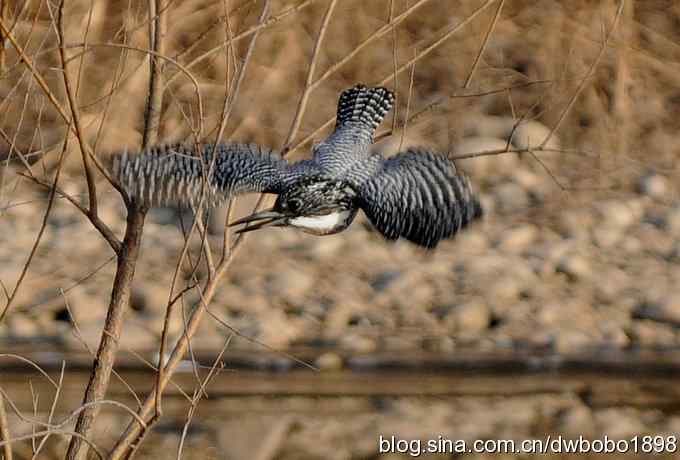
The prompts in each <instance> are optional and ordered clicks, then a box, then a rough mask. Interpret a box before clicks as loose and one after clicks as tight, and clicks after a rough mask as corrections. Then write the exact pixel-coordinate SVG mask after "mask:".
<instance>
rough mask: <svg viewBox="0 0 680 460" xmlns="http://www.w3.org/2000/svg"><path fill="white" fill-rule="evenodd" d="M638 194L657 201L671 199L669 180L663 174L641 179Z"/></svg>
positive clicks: (648, 175)
mask: <svg viewBox="0 0 680 460" xmlns="http://www.w3.org/2000/svg"><path fill="white" fill-rule="evenodd" d="M637 189H638V192H640V193H641V194H643V195H646V196H648V197H650V198H653V199H655V200H664V199H666V200H667V199H669V198H670V194H671V187H670V185H669V184H668V180H667V179H666V178H665V177H664V176H662V175H661V174H656V173H650V174H645V175H644V176H642V177H640V179H639V181H638V184H637Z"/></svg>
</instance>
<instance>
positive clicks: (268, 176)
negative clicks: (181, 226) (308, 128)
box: [113, 143, 308, 205]
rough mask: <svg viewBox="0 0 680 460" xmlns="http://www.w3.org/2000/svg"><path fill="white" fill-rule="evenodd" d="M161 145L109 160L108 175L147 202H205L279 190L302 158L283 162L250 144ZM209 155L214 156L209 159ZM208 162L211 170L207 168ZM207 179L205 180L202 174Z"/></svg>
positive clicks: (296, 171) (300, 170) (294, 173)
mask: <svg viewBox="0 0 680 460" xmlns="http://www.w3.org/2000/svg"><path fill="white" fill-rule="evenodd" d="M201 148H202V151H201V152H200V155H197V154H196V148H195V146H194V145H180V144H175V145H162V146H154V147H151V148H149V149H147V150H145V151H143V152H141V153H139V154H134V155H130V154H128V153H127V152H126V153H123V154H121V155H116V156H115V157H114V160H113V173H114V176H115V177H116V178H117V179H118V180H119V181H120V183H121V184H122V186H123V187H124V188H125V190H127V192H128V193H129V194H130V195H131V196H133V197H135V198H137V199H141V200H143V201H145V202H146V203H148V204H151V205H155V204H164V203H168V202H181V203H189V202H193V203H197V202H198V201H199V199H200V197H201V193H202V189H203V184H205V191H206V202H207V203H208V204H215V203H216V202H219V201H222V200H224V199H226V198H227V197H229V196H232V195H237V194H241V193H249V192H264V193H280V192H281V190H282V189H283V188H284V187H285V186H286V184H287V183H288V181H291V180H294V179H295V177H297V176H298V175H299V174H302V173H304V168H305V167H306V166H308V165H307V162H300V163H296V164H294V165H289V164H288V162H286V161H285V160H284V159H282V158H281V157H280V156H279V154H278V153H276V152H274V151H272V150H270V149H268V148H266V147H260V146H258V145H255V144H236V143H228V144H217V145H214V144H205V145H202V146H201ZM213 158H214V162H213ZM211 165H212V172H211V171H210V168H211ZM206 179H207V180H206Z"/></svg>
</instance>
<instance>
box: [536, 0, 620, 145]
mask: <svg viewBox="0 0 680 460" xmlns="http://www.w3.org/2000/svg"><path fill="white" fill-rule="evenodd" d="M625 4H626V2H625V0H621V2H620V3H619V7H618V9H617V10H616V16H614V20H613V21H612V25H611V27H610V29H609V33H607V37H606V38H605V39H604V42H603V43H602V46H601V47H600V52H599V53H597V57H596V58H595V60H594V61H593V63H592V65H591V66H590V70H589V71H588V74H587V75H586V76H585V77H584V78H583V80H581V83H580V84H579V85H578V87H577V88H576V91H574V94H572V96H571V99H570V100H569V103H568V104H567V106H566V107H565V108H564V110H563V111H562V113H561V114H560V117H559V118H558V120H557V123H555V126H553V127H552V129H551V130H550V132H549V133H548V135H547V136H546V137H545V139H544V140H543V142H541V145H540V147H545V146H546V145H548V142H550V139H551V138H552V137H553V135H554V134H555V133H556V132H557V130H558V129H559V128H560V125H561V124H562V122H563V121H564V119H565V118H566V116H567V114H568V113H569V112H570V111H571V108H572V107H573V106H574V103H575V102H576V99H578V97H579V95H580V94H581V91H583V88H585V86H586V82H587V81H588V80H589V79H590V77H591V76H592V75H594V74H595V69H596V68H597V66H598V64H599V63H600V60H601V59H602V56H604V52H605V51H606V50H607V48H608V46H609V40H610V39H611V38H612V35H613V34H614V31H615V30H616V25H617V24H618V23H619V19H620V18H621V15H622V14H623V8H624V6H625Z"/></svg>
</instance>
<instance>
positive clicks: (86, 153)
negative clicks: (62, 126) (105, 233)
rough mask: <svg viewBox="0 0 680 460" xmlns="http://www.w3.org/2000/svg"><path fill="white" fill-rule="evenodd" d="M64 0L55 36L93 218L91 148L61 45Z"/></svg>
mask: <svg viewBox="0 0 680 460" xmlns="http://www.w3.org/2000/svg"><path fill="white" fill-rule="evenodd" d="M64 3H65V2H64V0H61V3H60V4H59V10H58V12H57V38H58V41H59V59H60V60H61V68H62V72H61V74H62V75H63V77H64V87H65V89H66V95H67V97H68V104H69V109H70V111H71V120H72V121H73V127H74V128H75V133H76V138H77V139H78V144H79V145H80V153H81V155H82V158H83V168H84V169H85V178H86V180H87V192H88V197H89V209H88V215H92V216H93V218H97V186H96V183H95V178H94V171H93V170H92V165H91V163H90V157H91V153H92V152H91V150H90V149H89V147H88V146H87V145H86V144H85V136H84V133H83V127H82V125H81V123H80V111H79V110H78V102H77V101H76V94H75V91H74V89H73V85H72V83H71V78H70V77H69V74H68V69H67V67H66V62H67V61H66V54H65V50H64V47H63V44H64Z"/></svg>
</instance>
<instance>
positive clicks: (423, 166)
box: [359, 149, 482, 248]
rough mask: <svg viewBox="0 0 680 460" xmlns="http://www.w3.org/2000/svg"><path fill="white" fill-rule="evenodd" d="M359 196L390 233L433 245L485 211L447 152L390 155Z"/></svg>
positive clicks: (384, 231)
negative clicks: (444, 153) (440, 153)
mask: <svg viewBox="0 0 680 460" xmlns="http://www.w3.org/2000/svg"><path fill="white" fill-rule="evenodd" d="M359 197H360V198H359V201H360V206H361V208H362V209H363V210H364V212H365V213H366V215H367V216H368V218H369V220H370V221H371V223H372V224H373V225H374V226H375V227H376V228H377V229H378V230H379V231H380V232H381V233H382V234H383V235H384V236H385V237H386V238H388V239H393V240H394V239H397V238H399V237H403V238H406V239H408V240H410V241H412V242H414V243H416V244H419V245H421V246H425V247H428V248H434V247H436V246H437V244H438V243H439V241H440V240H442V239H445V238H450V237H452V236H454V235H455V234H456V233H457V232H458V231H459V230H460V229H462V228H463V227H465V226H466V225H467V224H468V223H470V222H471V221H472V220H474V219H475V218H477V217H479V216H481V214H482V209H481V206H480V204H479V201H478V199H477V198H476V197H475V196H474V195H473V193H472V189H471V187H470V182H469V180H468V179H467V177H465V176H464V175H462V174H459V173H458V172H456V167H455V165H454V164H453V162H451V161H450V160H449V159H447V158H446V157H444V156H441V155H438V154H435V153H433V152H431V151H428V150H423V149H410V150H407V151H405V152H402V153H399V154H397V155H396V156H394V157H392V158H389V159H387V160H384V161H383V163H382V165H381V168H380V169H379V170H378V172H377V173H376V174H375V175H373V176H372V177H371V179H369V180H368V181H367V182H365V183H364V184H363V185H362V187H361V188H360V190H359Z"/></svg>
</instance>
